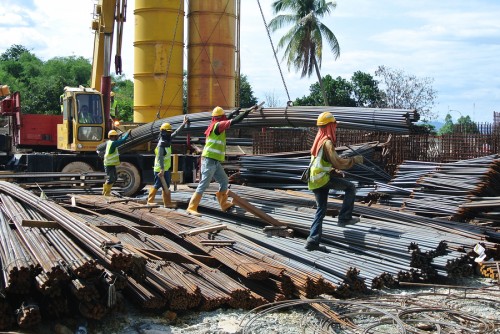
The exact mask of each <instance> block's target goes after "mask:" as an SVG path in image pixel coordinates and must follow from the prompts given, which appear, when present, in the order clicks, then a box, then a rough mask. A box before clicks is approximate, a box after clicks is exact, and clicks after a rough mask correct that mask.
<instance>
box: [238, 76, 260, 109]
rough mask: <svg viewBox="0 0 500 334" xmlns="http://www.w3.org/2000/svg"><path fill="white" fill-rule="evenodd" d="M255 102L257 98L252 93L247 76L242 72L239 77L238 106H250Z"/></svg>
mask: <svg viewBox="0 0 500 334" xmlns="http://www.w3.org/2000/svg"><path fill="white" fill-rule="evenodd" d="M256 104H257V98H256V97H255V96H254V95H253V89H252V86H251V85H250V82H249V81H248V77H247V76H246V75H244V74H242V75H241V79H240V107H242V108H250V107H252V106H254V105H256Z"/></svg>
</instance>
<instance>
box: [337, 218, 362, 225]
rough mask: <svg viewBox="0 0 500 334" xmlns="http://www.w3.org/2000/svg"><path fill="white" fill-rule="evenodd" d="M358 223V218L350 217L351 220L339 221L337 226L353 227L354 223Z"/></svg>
mask: <svg viewBox="0 0 500 334" xmlns="http://www.w3.org/2000/svg"><path fill="white" fill-rule="evenodd" d="M360 221H361V219H359V218H358V217H352V218H351V219H347V220H339V223H338V225H339V226H346V225H354V224H356V223H359V222H360Z"/></svg>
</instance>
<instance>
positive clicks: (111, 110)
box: [109, 98, 118, 118]
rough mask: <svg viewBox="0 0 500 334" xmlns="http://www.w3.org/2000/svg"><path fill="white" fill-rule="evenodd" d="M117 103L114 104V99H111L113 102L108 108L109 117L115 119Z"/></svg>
mask: <svg viewBox="0 0 500 334" xmlns="http://www.w3.org/2000/svg"><path fill="white" fill-rule="evenodd" d="M117 105H118V103H117V102H116V98H114V99H113V102H112V103H111V106H110V108H109V116H111V117H113V118H114V117H115V116H116V106H117Z"/></svg>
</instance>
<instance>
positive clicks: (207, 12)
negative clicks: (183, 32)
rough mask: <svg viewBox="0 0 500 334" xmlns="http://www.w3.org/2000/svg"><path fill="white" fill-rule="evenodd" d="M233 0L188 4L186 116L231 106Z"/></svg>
mask: <svg viewBox="0 0 500 334" xmlns="http://www.w3.org/2000/svg"><path fill="white" fill-rule="evenodd" d="M235 7H236V5H235V0H209V1H207V0H190V1H189V8H188V15H187V19H188V23H187V24H188V42H187V43H188V44H187V57H188V67H187V69H188V92H187V96H188V113H196V112H200V111H209V110H212V109H213V107H214V106H220V107H222V108H224V109H228V108H232V107H234V105H235V52H236V42H235V31H236V14H235Z"/></svg>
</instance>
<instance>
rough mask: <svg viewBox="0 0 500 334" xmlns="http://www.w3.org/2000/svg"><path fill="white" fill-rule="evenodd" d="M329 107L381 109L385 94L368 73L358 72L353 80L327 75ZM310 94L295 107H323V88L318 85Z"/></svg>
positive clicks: (311, 88)
mask: <svg viewBox="0 0 500 334" xmlns="http://www.w3.org/2000/svg"><path fill="white" fill-rule="evenodd" d="M323 86H324V87H325V90H326V96H327V99H328V105H330V106H339V107H380V106H382V105H383V104H384V101H383V93H382V92H381V91H380V90H379V88H378V87H377V82H376V81H375V80H373V77H372V76H371V75H370V74H368V73H363V72H360V71H358V72H356V73H354V75H353V76H352V78H351V80H350V81H349V80H346V79H344V78H341V77H337V78H336V79H333V78H332V76H331V75H329V74H327V75H326V76H325V77H323ZM309 92H310V94H309V95H308V96H304V97H302V98H297V99H296V100H295V101H294V105H303V106H318V105H322V103H323V98H322V96H321V88H320V86H319V84H318V83H314V84H312V85H311V86H310V87H309Z"/></svg>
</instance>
